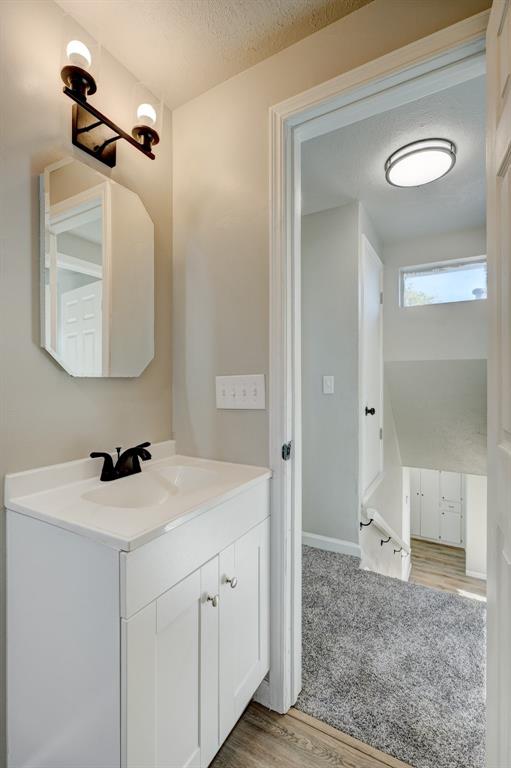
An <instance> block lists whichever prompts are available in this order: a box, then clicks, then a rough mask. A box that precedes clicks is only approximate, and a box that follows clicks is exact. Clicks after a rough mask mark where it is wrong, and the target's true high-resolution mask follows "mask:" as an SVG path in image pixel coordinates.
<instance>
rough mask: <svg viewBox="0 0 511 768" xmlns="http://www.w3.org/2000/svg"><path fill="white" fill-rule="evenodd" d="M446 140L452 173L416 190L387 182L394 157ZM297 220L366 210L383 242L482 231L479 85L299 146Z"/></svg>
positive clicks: (480, 82)
mask: <svg viewBox="0 0 511 768" xmlns="http://www.w3.org/2000/svg"><path fill="white" fill-rule="evenodd" d="M432 137H440V138H447V139H451V140H452V141H454V142H455V144H456V146H457V148H458V154H457V160H456V165H455V167H454V169H453V170H452V171H451V172H450V173H449V174H448V175H447V176H445V177H444V178H442V179H438V181H434V182H432V183H431V184H427V185H425V186H423V187H417V188H414V189H398V188H397V187H392V186H390V185H389V184H387V182H386V181H385V175H384V170H383V166H384V163H385V160H386V159H387V157H388V156H389V155H390V154H391V152H393V151H394V150H396V149H398V148H399V147H401V146H403V144H408V142H410V141H414V140H415V139H421V138H432ZM302 173H303V177H302V179H303V181H302V201H303V207H302V210H303V213H314V212H316V211H321V210H325V209H327V208H335V207H336V206H341V205H345V204H346V203H349V202H352V201H353V200H360V201H361V202H362V203H364V205H365V207H366V209H367V212H368V213H369V216H370V218H371V219H372V221H373V224H374V225H375V228H376V230H377V232H378V234H379V235H380V237H381V239H382V240H383V241H384V242H393V241H396V240H401V239H404V238H409V237H415V236H421V235H429V234H431V235H433V234H439V233H441V232H447V231H450V230H456V229H464V228H469V227H481V226H484V224H485V206H486V195H485V78H484V77H479V78H476V79H474V80H470V81H469V82H465V83H463V84H461V85H457V86H455V87H453V88H448V89H446V90H444V91H441V92H439V93H436V94H434V95H432V96H427V97H425V98H422V99H419V100H417V101H414V102H412V103H410V104H406V105H404V106H402V107H398V108H397V109H393V110H390V111H388V112H384V113H383V114H380V115H377V116H375V117H371V118H368V119H367V120H363V121H361V122H359V123H354V124H353V125H350V126H347V127H345V128H341V129H339V130H337V131H334V132H332V133H330V134H327V135H325V136H322V137H320V138H317V139H312V140H311V141H308V142H307V143H306V144H304V147H303V155H302Z"/></svg>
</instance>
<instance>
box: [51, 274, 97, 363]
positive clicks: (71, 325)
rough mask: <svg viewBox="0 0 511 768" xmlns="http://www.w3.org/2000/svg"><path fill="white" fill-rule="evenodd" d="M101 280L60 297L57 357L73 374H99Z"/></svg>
mask: <svg viewBox="0 0 511 768" xmlns="http://www.w3.org/2000/svg"><path fill="white" fill-rule="evenodd" d="M101 289H102V281H101V280H96V281H95V282H93V283H89V284H87V285H83V286H82V287H81V288H75V289H74V290H72V291H66V292H65V293H63V294H62V297H61V334H62V341H61V352H60V354H61V356H62V360H63V363H64V365H65V367H66V369H67V370H68V371H69V372H70V373H72V374H73V375H74V376H101V375H102V343H101V342H102V312H101V296H102V290H101Z"/></svg>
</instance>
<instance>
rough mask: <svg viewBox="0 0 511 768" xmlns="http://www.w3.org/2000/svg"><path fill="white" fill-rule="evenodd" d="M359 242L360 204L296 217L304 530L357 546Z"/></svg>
mask: <svg viewBox="0 0 511 768" xmlns="http://www.w3.org/2000/svg"><path fill="white" fill-rule="evenodd" d="M358 242H359V206H358V203H354V204H352V205H346V206H343V207H342V208H333V209H331V210H328V211H322V212H321V213H314V214H311V215H309V216H304V217H303V218H302V419H303V422H302V430H303V470H302V471H303V476H302V477H303V483H302V487H303V496H302V499H303V501H302V504H303V506H302V514H303V530H304V531H307V532H309V533H314V534H318V535H321V536H328V537H333V538H335V539H341V540H345V541H350V542H356V543H358V506H359V488H358V486H359V479H358V461H359V457H358V445H359V434H358V430H359V419H358ZM324 374H327V375H332V376H334V377H335V392H334V394H333V395H324V394H323V391H322V377H323V375H324Z"/></svg>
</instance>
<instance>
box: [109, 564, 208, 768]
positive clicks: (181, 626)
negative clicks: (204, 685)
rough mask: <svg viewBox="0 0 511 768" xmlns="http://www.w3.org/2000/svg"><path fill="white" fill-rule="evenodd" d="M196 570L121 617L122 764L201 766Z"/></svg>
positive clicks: (177, 767) (137, 767) (140, 767)
mask: <svg viewBox="0 0 511 768" xmlns="http://www.w3.org/2000/svg"><path fill="white" fill-rule="evenodd" d="M200 610H201V584H200V572H199V571H196V572H195V573H192V574H191V575H190V576H188V577H187V578H186V579H184V580H183V581H182V582H180V583H179V584H177V585H176V586H175V587H172V589H170V590H168V592H166V593H165V594H164V595H162V596H161V597H160V598H158V599H157V600H155V601H153V602H152V603H150V604H149V605H148V606H146V607H145V608H144V609H142V610H141V611H139V612H138V613H137V614H135V616H133V617H132V618H131V619H128V620H124V619H123V620H122V639H123V643H122V665H123V671H124V674H123V692H122V702H123V740H122V743H123V757H122V765H123V766H126V768H155V767H156V768H170V766H172V768H185V767H186V768H200V765H201V734H200V709H199V707H200V704H199V701H200V699H199V695H200V684H201V681H200V642H199V637H200Z"/></svg>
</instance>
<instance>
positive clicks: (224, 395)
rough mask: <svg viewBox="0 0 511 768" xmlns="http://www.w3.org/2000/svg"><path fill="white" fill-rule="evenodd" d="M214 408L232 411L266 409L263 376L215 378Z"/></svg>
mask: <svg viewBox="0 0 511 768" xmlns="http://www.w3.org/2000/svg"><path fill="white" fill-rule="evenodd" d="M216 407H217V408H222V409H224V408H228V409H233V410H264V409H265V408H266V396H265V382H264V374H262V373H257V374H253V375H246V376H217V377H216Z"/></svg>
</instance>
